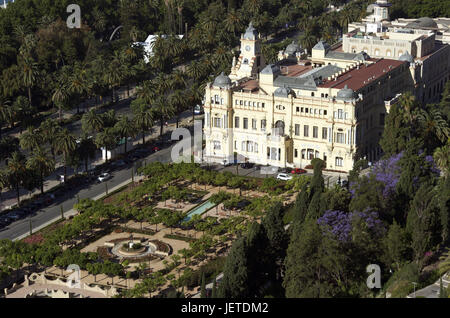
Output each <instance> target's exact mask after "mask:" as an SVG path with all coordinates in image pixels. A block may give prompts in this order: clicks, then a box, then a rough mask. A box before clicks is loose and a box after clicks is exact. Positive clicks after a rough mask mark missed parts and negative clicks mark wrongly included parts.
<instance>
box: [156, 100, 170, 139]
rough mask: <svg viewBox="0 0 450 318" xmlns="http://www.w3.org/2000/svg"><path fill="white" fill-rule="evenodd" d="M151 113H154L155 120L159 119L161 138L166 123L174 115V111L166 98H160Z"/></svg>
mask: <svg viewBox="0 0 450 318" xmlns="http://www.w3.org/2000/svg"><path fill="white" fill-rule="evenodd" d="M151 111H152V112H153V114H154V117H155V118H156V117H157V118H159V124H160V131H159V136H160V137H161V136H162V135H163V132H164V123H165V121H166V120H167V119H169V118H171V117H172V116H173V115H174V109H173V108H172V106H171V105H170V104H169V102H168V98H167V97H166V96H159V97H157V98H156V99H155V100H154V102H153V107H152V108H151Z"/></svg>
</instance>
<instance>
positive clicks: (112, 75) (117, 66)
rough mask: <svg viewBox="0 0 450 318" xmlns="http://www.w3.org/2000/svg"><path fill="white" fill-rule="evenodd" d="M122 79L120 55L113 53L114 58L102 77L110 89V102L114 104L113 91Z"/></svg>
mask: <svg viewBox="0 0 450 318" xmlns="http://www.w3.org/2000/svg"><path fill="white" fill-rule="evenodd" d="M123 78H124V72H123V66H122V63H121V59H120V53H119V52H114V56H113V57H112V59H111V61H110V62H109V64H108V68H107V71H106V72H105V75H104V80H105V82H106V83H107V84H108V86H109V88H110V89H111V101H112V102H113V103H114V102H115V89H116V87H118V86H120V83H121V81H122V79H123Z"/></svg>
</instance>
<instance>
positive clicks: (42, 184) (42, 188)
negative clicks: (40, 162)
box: [41, 171, 44, 194]
mask: <svg viewBox="0 0 450 318" xmlns="http://www.w3.org/2000/svg"><path fill="white" fill-rule="evenodd" d="M41 194H44V173H43V171H41Z"/></svg>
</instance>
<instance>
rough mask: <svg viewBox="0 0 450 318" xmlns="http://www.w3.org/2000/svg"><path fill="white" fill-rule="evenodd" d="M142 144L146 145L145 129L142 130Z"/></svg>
mask: <svg viewBox="0 0 450 318" xmlns="http://www.w3.org/2000/svg"><path fill="white" fill-rule="evenodd" d="M142 144H143V145H145V129H144V128H143V129H142Z"/></svg>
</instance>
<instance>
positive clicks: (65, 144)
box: [56, 128, 77, 180]
mask: <svg viewBox="0 0 450 318" xmlns="http://www.w3.org/2000/svg"><path fill="white" fill-rule="evenodd" d="M76 148H77V143H76V140H75V137H74V136H73V135H72V134H71V133H70V132H69V130H68V129H67V128H65V129H63V130H62V131H61V132H60V133H59V134H58V137H57V140H56V150H57V151H58V152H62V153H63V154H64V180H67V165H68V162H69V156H70V155H71V153H72V152H73V151H75V149H76Z"/></svg>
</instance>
